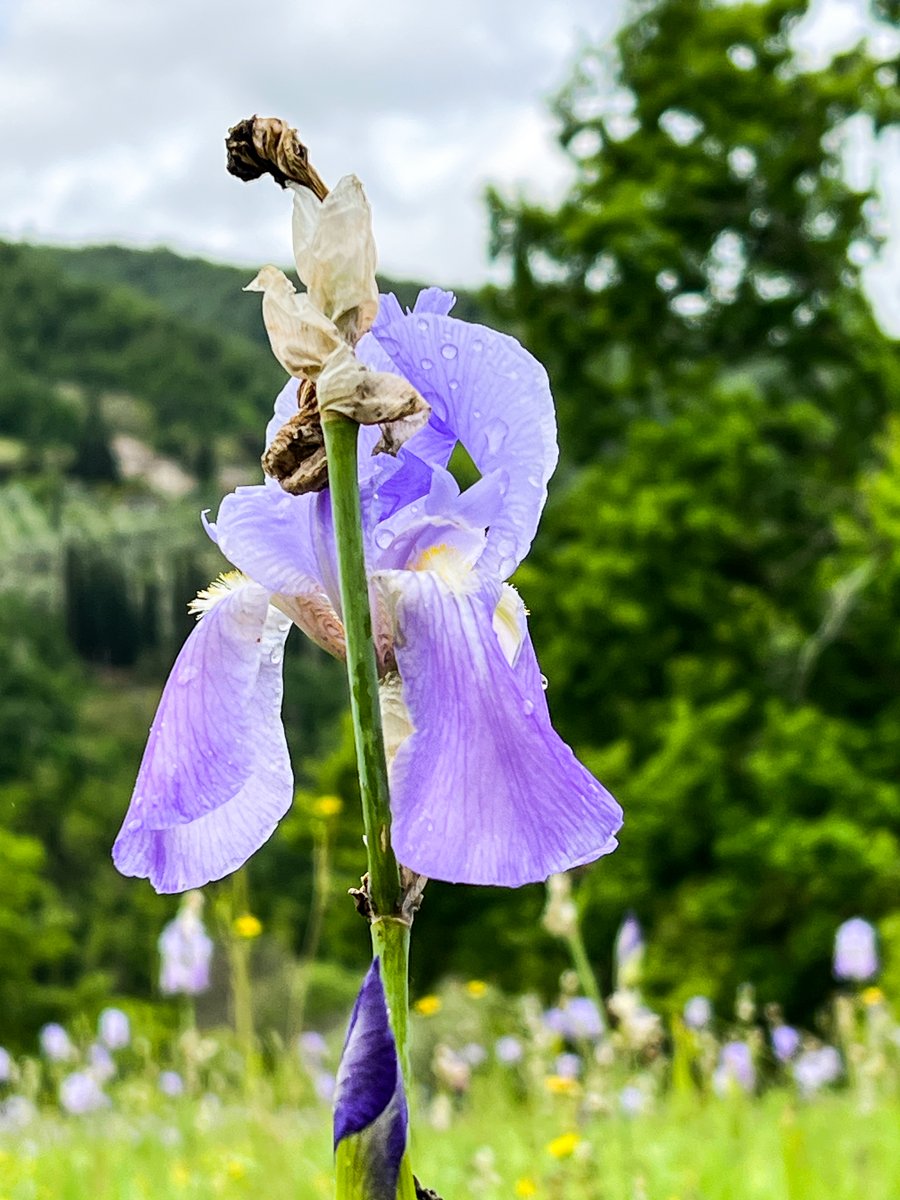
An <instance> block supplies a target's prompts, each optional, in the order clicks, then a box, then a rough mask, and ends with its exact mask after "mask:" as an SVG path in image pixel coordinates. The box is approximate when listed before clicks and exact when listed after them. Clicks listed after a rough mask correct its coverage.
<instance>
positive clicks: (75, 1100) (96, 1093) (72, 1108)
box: [59, 1071, 109, 1116]
mask: <svg viewBox="0 0 900 1200" xmlns="http://www.w3.org/2000/svg"><path fill="white" fill-rule="evenodd" d="M59 1102H60V1104H61V1105H62V1107H63V1108H64V1109H65V1110H66V1112H67V1113H71V1114H72V1115H73V1116H80V1115H81V1114H82V1113H89V1112H96V1111H97V1109H100V1108H105V1107H106V1106H107V1105H108V1104H109V1097H108V1096H107V1095H106V1093H105V1092H104V1091H103V1089H102V1088H101V1087H100V1084H99V1083H98V1082H97V1080H96V1079H95V1078H94V1077H93V1075H91V1074H90V1073H89V1072H88V1071H73V1072H72V1074H71V1075H67V1076H66V1077H65V1079H63V1081H62V1083H61V1084H60V1085H59Z"/></svg>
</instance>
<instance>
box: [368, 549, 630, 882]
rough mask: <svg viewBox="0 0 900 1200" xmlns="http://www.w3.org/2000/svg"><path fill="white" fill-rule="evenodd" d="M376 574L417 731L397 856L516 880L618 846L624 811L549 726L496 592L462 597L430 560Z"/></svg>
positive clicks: (394, 777)
mask: <svg viewBox="0 0 900 1200" xmlns="http://www.w3.org/2000/svg"><path fill="white" fill-rule="evenodd" d="M379 580H380V585H381V587H382V589H383V591H384V593H385V595H386V598H387V601H388V603H389V605H390V606H391V608H392V610H393V615H394V626H395V653H396V656H397V664H398V667H399V671H400V677H401V679H402V681H403V698H404V700H405V703H406V706H407V708H408V710H409V715H410V719H411V722H412V725H413V727H414V730H415V731H414V732H413V733H412V734H411V735H410V737H409V738H408V739H407V740H406V741H405V742H404V743H403V744H402V745H401V747H400V749H399V751H398V753H397V756H396V758H395V760H394V763H393V766H392V769H391V797H392V803H391V807H392V812H393V817H394V821H393V826H392V838H393V842H394V846H395V849H396V851H397V856H398V858H399V859H400V861H401V862H403V863H404V864H405V865H406V866H408V867H409V868H410V869H411V870H413V871H416V872H418V873H419V874H422V875H428V876H431V877H433V878H437V879H444V880H447V881H449V882H452V883H474V884H494V885H500V886H505V887H518V886H519V885H521V884H525V883H531V882H536V881H538V880H543V879H546V878H547V876H548V875H551V874H553V873H554V872H558V871H565V870H567V869H568V868H570V867H571V866H573V865H575V864H578V863H583V862H589V861H591V860H592V859H595V858H597V857H599V856H600V855H602V854H605V853H608V852H609V851H610V850H612V849H613V848H614V846H615V833H616V831H617V830H618V829H619V827H620V825H621V821H622V814H621V809H620V808H619V805H618V804H617V803H616V801H615V800H614V799H613V798H612V796H610V794H609V793H608V792H607V791H606V789H605V788H603V787H602V785H601V784H599V783H598V782H597V780H595V779H594V778H593V776H592V775H591V774H590V773H589V772H588V771H587V770H586V769H585V768H584V767H583V766H582V765H581V763H579V762H578V760H577V759H576V758H575V756H574V754H573V753H572V751H571V750H570V749H569V747H568V746H567V745H566V744H565V743H564V742H563V741H562V740H561V739H560V738H559V736H558V735H557V734H556V733H555V732H554V730H553V728H552V726H551V724H550V716H549V713H548V711H547V703H546V699H545V696H544V692H543V689H542V686H541V681H540V674H539V672H538V669H537V662H536V660H535V657H534V652H533V650H532V648H531V643H530V640H528V639H527V637H526V640H525V642H524V644H523V645H522V647H521V649H520V652H519V655H518V658H517V659H516V662H515V666H514V667H513V666H511V665H510V662H509V660H508V658H507V656H506V655H505V654H504V652H503V648H502V646H501V643H500V638H499V637H498V634H497V632H496V631H495V629H494V625H493V618H494V613H495V608H496V604H497V599H498V595H499V589H495V590H493V589H484V588H482V589H481V590H478V591H474V592H470V593H460V592H459V591H457V590H454V589H453V588H451V587H450V586H448V585H447V584H446V583H445V582H444V580H443V579H441V578H440V577H439V575H438V574H437V573H436V572H434V571H431V570H424V571H418V572H416V571H388V572H384V573H383V574H382V575H380V576H379Z"/></svg>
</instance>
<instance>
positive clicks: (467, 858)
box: [113, 288, 622, 891]
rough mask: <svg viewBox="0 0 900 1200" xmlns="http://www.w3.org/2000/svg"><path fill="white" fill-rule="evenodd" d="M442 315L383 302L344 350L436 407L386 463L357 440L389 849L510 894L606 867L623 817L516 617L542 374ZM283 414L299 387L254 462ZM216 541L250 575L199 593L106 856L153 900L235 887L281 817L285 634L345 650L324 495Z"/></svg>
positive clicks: (545, 390)
mask: <svg viewBox="0 0 900 1200" xmlns="http://www.w3.org/2000/svg"><path fill="white" fill-rule="evenodd" d="M453 302H454V297H453V296H452V295H451V294H450V293H448V292H441V291H439V290H438V289H436V288H431V289H428V290H427V291H425V292H423V293H422V294H421V295H420V296H419V299H418V301H417V303H416V306H415V309H414V311H413V312H411V313H403V312H402V310H401V308H400V305H399V304H398V303H397V301H396V299H395V298H394V297H393V296H387V297H382V300H381V308H380V312H379V315H378V319H377V321H376V323H375V325H374V326H373V328H372V331H371V332H370V333H369V334H367V335H366V336H365V337H364V338H363V339H362V340H361V341H360V342H359V344H358V346H357V354H358V356H359V357H360V359H361V360H362V361H363V362H365V363H366V364H367V365H368V366H369V367H371V368H372V369H373V370H376V371H388V372H392V373H394V374H398V375H402V376H404V377H405V378H406V379H407V380H408V381H409V383H411V384H412V385H413V386H414V387H415V388H416V389H417V390H418V392H419V393H420V394H421V395H422V396H424V397H425V398H426V399H427V401H428V403H429V405H430V406H431V417H430V420H429V422H428V424H427V425H425V426H424V427H423V428H422V429H420V430H419V431H418V432H416V433H415V434H414V435H413V436H412V437H411V438H410V439H409V440H408V441H407V442H406V443H405V445H404V446H403V447H402V448H401V449H400V451H399V453H398V454H397V455H396V457H394V456H391V455H388V454H373V450H374V448H375V444H376V441H377V439H378V437H379V436H380V435H379V430H378V429H377V428H374V427H363V428H362V429H361V431H360V456H359V479H360V491H361V498H362V516H363V534H364V541H365V548H366V557H367V565H368V571H369V576H370V582H371V595H372V602H373V621H374V626H375V631H374V632H375V640H376V646H377V649H378V653H379V659H380V666H381V670H382V673H383V675H384V677H385V679H386V681H387V680H390V679H392V678H394V679H395V678H396V676H394V672H395V671H396V672H398V673H399V681H400V698H401V701H402V704H401V705H400V708H401V712H402V719H401V720H400V726H401V727H402V728H401V730H400V733H399V734H398V736H397V737H396V738H395V739H394V741H395V744H394V746H393V747H392V748H393V750H394V751H395V753H394V754H393V756H392V762H391V766H390V783H391V808H392V814H393V827H392V837H393V842H394V848H395V850H396V853H397V857H398V858H399V860H400V861H401V862H402V863H404V864H405V865H406V866H407V867H409V868H410V869H412V870H413V871H416V872H418V873H419V874H421V875H426V876H431V877H434V878H438V879H444V880H448V881H450V882H457V883H474V884H494V885H501V886H509V887H517V886H519V885H521V884H525V883H529V882H534V881H538V880H542V879H546V878H547V876H549V875H551V874H553V873H555V872H560V871H565V870H568V869H569V868H571V867H574V866H578V865H580V864H583V863H587V862H591V861H593V860H594V859H596V858H598V857H599V856H601V855H603V854H607V853H609V852H610V851H611V850H613V849H614V848H615V845H616V839H615V834H616V832H617V831H618V829H619V827H620V825H621V821H622V814H621V809H620V808H619V805H618V804H617V803H616V801H615V800H614V799H613V798H612V796H611V795H610V794H609V792H607V791H606V789H605V788H604V787H603V786H602V785H601V784H600V783H598V782H597V780H595V779H594V778H593V776H592V775H591V774H590V773H589V772H588V771H587V770H586V769H585V768H584V767H583V766H582V765H581V764H580V763H579V762H578V760H577V759H576V758H575V756H574V754H573V753H572V751H571V750H570V749H569V747H568V746H567V745H566V744H565V743H564V742H563V741H562V740H561V739H560V738H559V737H558V735H557V734H556V733H555V732H554V730H553V728H552V725H551V722H550V715H549V712H548V709H547V702H546V698H545V695H544V686H543V679H542V676H541V673H540V670H539V668H538V664H537V659H536V657H535V653H534V649H533V647H532V644H531V640H530V638H529V636H528V630H527V622H526V611H525V607H524V605H523V603H522V601H521V600H520V598H519V596H518V594H517V593H516V591H515V590H514V589H513V588H512V587H510V586H509V585H508V584H507V583H506V580H507V579H508V578H509V576H510V575H511V574H512V572H513V571H514V570H515V569H516V567H517V566H518V564H519V563H520V562H521V560H522V559H523V558H524V556H525V554H526V553H527V551H528V549H529V547H530V545H531V541H532V539H533V537H534V534H535V531H536V529H537V524H538V520H539V518H540V514H541V510H542V509H543V506H544V502H545V499H546V495H547V481H548V479H549V477H550V475H551V474H552V472H553V469H554V467H555V465H556V459H557V446H556V423H555V417H554V411H553V401H552V397H551V394H550V389H549V386H548V382H547V376H546V374H545V372H544V370H543V368H542V367H541V366H540V365H539V364H538V363H537V362H536V361H535V359H534V358H532V357H531V355H530V354H528V353H527V352H526V351H525V350H524V349H523V348H522V347H521V346H520V345H519V344H518V343H517V342H516V341H514V340H513V339H512V338H510V337H507V336H505V335H503V334H499V333H495V332H493V331H492V330H489V329H485V328H483V327H481V326H478V325H469V324H467V323H465V322H462V321H457V320H455V319H453V318H451V317H450V316H448V313H449V310H450V308H451V307H452V304H453ZM296 410H297V381H296V380H295V379H292V380H291V381H290V382H289V383H288V384H287V385H286V387H285V388H284V390H283V391H282V392H281V394H280V395H279V397H278V399H277V401H276V405H275V415H274V417H273V419H272V421H271V423H270V425H269V428H268V431H267V443H268V442H271V440H272V438H273V437H274V435H275V433H276V432H277V431H278V430H279V429H280V428H281V427H282V426H283V425H284V424H285V423H286V422H287V421H288V419H289V418H290V417H291V415H292V414H293V413H295V412H296ZM458 442H459V443H461V444H462V445H463V446H464V447H465V449H466V450H467V451H468V453H469V455H470V457H471V459H472V461H473V462H474V464H475V466H476V467H477V468H478V470H479V471H480V473H481V478H480V479H479V480H478V482H477V483H475V484H474V485H473V486H472V487H470V488H468V489H467V490H466V491H465V492H462V493H460V490H459V487H458V485H457V484H456V482H455V480H454V479H453V476H452V475H451V474H450V472H449V471H448V470H447V464H448V462H449V459H450V455H451V453H452V451H453V449H454V447H455V446H456V445H457V443H458ZM207 528H208V531H209V533H210V536H211V537H212V538H213V539H214V540H215V541H216V542H217V544H218V546H219V548H220V549H221V551H222V552H223V554H224V555H225V557H226V558H227V559H228V560H229V561H230V562H231V563H232V564H233V565H234V566H235V567H237V568H238V570H239V571H240V572H241V573H242V575H239V576H237V577H232V578H231V579H230V580H225V581H223V582H222V583H220V584H219V585H214V586H213V588H211V589H210V591H209V592H208V593H206V594H205V595H204V594H202V595H201V600H200V602H199V605H198V609H199V611H200V613H201V620H200V621H199V623H198V625H197V627H196V628H195V629H194V631H193V633H192V634H191V636H190V637H189V638H188V641H187V643H186V644H185V646H184V648H183V649H182V651H181V654H180V655H179V657H178V659H177V661H176V663H175V666H174V668H173V670H172V674H171V675H170V677H169V681H168V683H167V684H166V688H165V690H164V692H163V696H162V699H161V701H160V706H159V710H158V712H157V716H156V720H155V721H154V724H153V727H152V730H151V733H150V739H149V742H148V745H147V750H146V752H145V754H144V759H143V762H142V764H141V768H140V773H139V775H138V780H137V783H136V785H135V790H134V795H133V796H132V800H131V805H130V807H129V809H128V813H127V814H126V817H125V821H124V824H123V826H122V829H121V831H120V833H119V836H118V838H117V840H116V845H115V848H114V851H113V855H114V858H115V861H116V865H117V866H118V867H119V869H120V870H121V871H122V872H124V873H125V874H127V875H139V876H146V877H148V878H149V879H150V880H151V882H152V883H153V885H154V887H155V888H156V889H157V890H158V891H181V890H184V889H186V888H189V887H197V886H201V885H202V884H204V883H206V882H208V881H209V880H210V879H216V878H220V877H221V876H222V875H225V874H228V873H229V872H230V871H232V870H234V869H235V868H236V867H238V866H239V865H240V864H241V863H243V862H244V861H245V860H246V859H247V858H248V857H249V855H250V854H252V853H253V852H254V851H255V850H256V849H257V848H258V847H259V846H260V845H262V843H263V842H264V841H265V840H266V839H267V838H268V837H269V836H270V834H271V833H272V832H273V830H274V829H275V827H276V825H277V823H278V821H279V820H280V818H281V817H282V816H283V815H284V813H285V812H286V811H287V808H288V806H289V805H290V802H291V796H292V791H293V781H292V775H291V768H290V761H289V758H288V751H287V746H286V744H285V739H284V732H283V729H282V725H281V718H280V709H281V695H282V690H281V689H282V682H281V660H282V655H283V646H284V640H285V637H286V636H287V633H288V630H289V628H290V626H291V623H294V624H296V625H298V626H299V627H300V628H301V629H302V630H304V632H306V633H307V634H308V635H309V636H310V637H312V638H313V640H315V641H316V642H317V643H318V644H319V645H321V646H323V647H324V648H325V649H327V650H329V651H330V652H332V653H334V654H336V655H338V656H340V655H342V654H343V650H344V642H343V628H342V625H341V620H340V613H341V605H340V595H339V588H338V572H337V562H336V549H335V542H334V535H333V528H332V520H331V508H330V497H329V493H328V491H327V489H326V490H325V491H324V492H320V493H318V494H307V495H302V496H293V495H289V494H287V493H285V492H284V491H283V490H282V489H281V488H280V487H279V486H278V485H277V484H276V483H275V482H274V481H272V480H267V481H266V482H265V483H264V484H261V485H258V486H252V487H241V488H238V489H237V490H236V491H235V492H234V493H232V494H231V495H229V496H226V497H225V499H224V500H223V501H222V504H221V506H220V508H219V513H218V517H217V520H216V522H215V524H211V523H208V526H207ZM390 740H391V739H390V737H389V742H390Z"/></svg>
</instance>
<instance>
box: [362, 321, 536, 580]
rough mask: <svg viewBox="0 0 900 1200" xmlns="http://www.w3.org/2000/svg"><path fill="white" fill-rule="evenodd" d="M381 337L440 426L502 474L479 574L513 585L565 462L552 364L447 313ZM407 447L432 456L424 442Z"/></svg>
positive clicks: (394, 324)
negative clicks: (497, 510) (498, 508)
mask: <svg viewBox="0 0 900 1200" xmlns="http://www.w3.org/2000/svg"><path fill="white" fill-rule="evenodd" d="M426 307H428V306H427V305H426ZM376 336H377V339H378V341H379V343H380V344H381V347H382V349H383V350H385V351H386V352H387V354H388V355H389V356H390V358H391V359H392V361H393V363H394V369H395V370H397V371H399V372H400V373H401V374H402V375H404V376H405V377H406V379H408V380H409V382H410V383H411V384H413V386H414V387H416V388H417V389H418V391H419V392H420V393H421V394H422V395H423V396H424V397H425V399H426V400H427V401H428V403H429V404H430V405H431V407H432V413H433V417H432V424H433V423H434V421H435V419H436V420H437V421H438V422H440V423H442V425H443V426H444V427H446V428H448V429H450V430H451V431H452V432H453V433H454V434H456V436H457V437H458V438H459V440H460V441H461V442H462V444H463V445H464V446H465V448H466V449H467V450H468V452H469V454H470V455H471V457H472V461H473V462H474V463H475V465H476V467H477V468H478V469H479V471H480V472H481V473H482V475H488V474H490V473H491V472H494V471H496V472H500V473H502V474H503V476H504V504H503V512H502V513H501V514H500V515H499V516H498V518H497V520H496V521H495V523H494V524H493V525H492V526H491V530H490V534H489V536H488V541H487V545H486V547H485V551H484V557H483V561H482V563H481V570H482V571H483V572H484V573H486V574H490V575H491V576H492V577H494V578H496V579H507V578H508V577H509V576H510V575H511V574H512V572H513V571H514V570H515V568H516V567H517V566H518V564H519V563H520V562H521V560H522V559H523V558H524V556H525V554H526V553H527V551H528V548H529V546H530V545H531V541H532V539H533V537H534V534H535V530H536V529H537V524H538V520H539V518H540V514H541V510H542V509H543V507H544V502H545V501H546V498H547V480H548V479H549V478H550V476H551V475H552V473H553V470H554V468H555V466H556V461H557V457H558V451H557V445H556V418H555V415H554V411H553V398H552V396H551V394H550V385H549V382H548V380H547V374H546V372H545V371H544V368H543V367H542V366H541V365H540V363H539V362H538V361H537V360H536V359H535V358H533V357H532V356H531V355H530V354H529V353H528V352H527V350H525V349H523V347H522V346H520V345H519V343H518V342H517V341H516V340H515V339H514V338H511V337H508V336H506V335H505V334H502V333H496V332H495V331H494V330H492V329H486V328H485V327H484V326H481V325H470V324H469V323H468V322H465V321H457V320H455V319H454V318H453V317H448V316H444V315H441V313H440V312H433V311H423V312H418V311H417V312H415V313H412V314H410V315H408V316H405V317H402V318H400V319H396V318H395V319H394V320H392V321H388V322H386V323H381V322H379V324H378V325H377V327H376ZM409 446H410V449H411V450H412V451H413V452H414V453H416V454H418V455H420V457H424V456H423V454H422V450H421V449H420V448H419V445H418V443H417V441H416V438H412V439H410V443H409Z"/></svg>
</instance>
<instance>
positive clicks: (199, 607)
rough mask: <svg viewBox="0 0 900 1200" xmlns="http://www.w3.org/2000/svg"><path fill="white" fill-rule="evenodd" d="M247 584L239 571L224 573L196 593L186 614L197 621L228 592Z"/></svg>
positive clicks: (247, 580)
mask: <svg viewBox="0 0 900 1200" xmlns="http://www.w3.org/2000/svg"><path fill="white" fill-rule="evenodd" d="M249 582H250V580H249V579H248V578H247V576H246V575H244V574H242V572H240V571H225V572H224V574H222V575H220V576H219V578H218V579H214V580H213V581H212V583H211V584H210V585H209V587H205V588H203V589H202V591H199V592H198V593H197V597H196V599H194V600H192V601H191V602H190V604H189V605H188V612H189V613H191V614H193V616H195V617H197V619H198V620H199V618H200V617H202V616H204V615H205V614H206V613H208V612H209V610H210V609H211V608H215V606H216V605H217V604H218V603H219V601H220V600H224V599H225V597H226V596H227V595H228V594H229V593H230V592H235V591H237V589H238V588H240V587H243V586H244V584H245V583H249Z"/></svg>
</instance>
